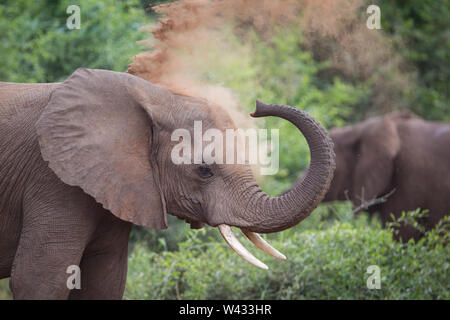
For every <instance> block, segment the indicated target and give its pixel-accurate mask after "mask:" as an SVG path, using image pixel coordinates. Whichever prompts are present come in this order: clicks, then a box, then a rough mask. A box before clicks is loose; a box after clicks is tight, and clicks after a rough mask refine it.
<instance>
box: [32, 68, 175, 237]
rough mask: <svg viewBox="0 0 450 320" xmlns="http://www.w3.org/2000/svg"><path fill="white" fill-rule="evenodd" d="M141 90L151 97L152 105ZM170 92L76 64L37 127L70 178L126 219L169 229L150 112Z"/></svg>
mask: <svg viewBox="0 0 450 320" xmlns="http://www.w3.org/2000/svg"><path fill="white" fill-rule="evenodd" d="M135 89H136V90H139V91H140V94H141V95H142V94H143V92H145V94H146V95H147V97H146V106H145V107H144V106H143V105H142V103H141V101H138V99H137V98H136V97H137V95H134V94H132V92H133V91H134V90H135ZM170 95H171V93H170V92H169V91H167V90H164V89H161V88H158V87H156V86H153V85H152V84H151V83H149V82H147V81H144V80H142V79H139V78H137V77H134V76H132V75H129V74H125V73H119V72H113V71H106V70H90V69H77V70H76V71H75V72H74V73H73V74H72V75H71V76H70V77H69V78H68V79H67V80H66V81H64V82H63V83H62V84H61V85H60V86H59V87H58V88H57V89H56V90H55V91H54V92H53V94H52V96H51V98H50V101H49V103H48V104H47V106H46V107H45V109H44V111H43V113H42V115H41V117H40V119H39V121H38V123H37V124H36V129H37V133H38V139H39V144H40V147H41V153H42V156H43V158H44V160H46V161H48V162H49V167H50V168H51V169H52V170H53V171H54V172H55V173H56V175H57V176H58V177H59V178H60V179H61V180H62V181H63V182H65V183H67V184H69V185H72V186H78V187H81V188H82V189H83V190H84V191H85V192H86V193H87V194H89V195H91V196H92V197H94V198H95V199H96V200H97V202H99V203H101V204H102V205H103V207H104V208H106V209H108V210H109V211H111V212H112V213H113V214H114V215H115V216H117V217H119V218H120V219H123V220H126V221H130V222H132V223H134V224H138V225H143V226H147V227H151V228H158V229H163V228H167V222H166V208H165V200H164V196H163V195H162V193H161V189H160V185H159V178H158V172H157V171H158V168H157V167H156V165H155V163H154V161H153V157H154V155H151V153H152V151H151V150H152V144H153V143H154V138H155V137H154V131H153V129H154V128H153V122H154V121H153V119H152V116H151V114H152V113H153V114H155V113H156V111H155V112H153V111H154V110H152V109H157V108H161V107H162V105H163V104H165V103H168V100H171V97H170ZM141 98H142V97H141ZM163 107H167V106H163ZM153 150H154V148H153Z"/></svg>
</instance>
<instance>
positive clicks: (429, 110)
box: [375, 0, 450, 121]
mask: <svg viewBox="0 0 450 320" xmlns="http://www.w3.org/2000/svg"><path fill="white" fill-rule="evenodd" d="M375 3H378V5H379V6H380V7H381V15H382V18H381V22H382V27H383V29H384V30H385V31H387V32H388V33H390V34H392V35H393V37H394V41H395V45H396V46H395V48H396V50H397V51H398V52H399V53H400V54H401V55H402V56H403V57H404V59H405V60H406V61H407V62H408V63H409V64H410V67H413V71H415V72H416V81H417V82H416V88H414V90H412V92H411V95H410V96H409V97H408V99H409V103H410V106H409V108H410V109H411V110H413V111H414V112H416V113H418V114H419V115H421V116H422V117H424V118H426V119H433V120H446V121H450V87H449V83H450V22H449V21H450V2H449V1H447V0H435V1H423V0H410V1H375Z"/></svg>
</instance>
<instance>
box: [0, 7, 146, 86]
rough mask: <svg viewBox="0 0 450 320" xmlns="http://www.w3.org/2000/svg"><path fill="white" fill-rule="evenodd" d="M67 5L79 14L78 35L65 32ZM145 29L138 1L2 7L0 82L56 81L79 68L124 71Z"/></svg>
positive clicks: (69, 31) (0, 19) (144, 18)
mask: <svg viewBox="0 0 450 320" xmlns="http://www.w3.org/2000/svg"><path fill="white" fill-rule="evenodd" d="M72 4H78V5H79V6H80V9H81V29H79V30H69V29H68V28H67V27H66V20H67V18H68V17H69V14H67V13H66V9H67V7H68V6H69V5H72ZM148 23H149V20H148V18H147V17H146V15H145V12H144V10H143V9H142V7H141V4H140V2H139V1H138V0H132V1H115V0H105V1H95V0H83V1H81V2H77V1H75V2H74V1H71V0H63V1H51V0H39V1H27V0H6V1H2V2H1V3H0V81H12V82H54V81H61V80H63V79H65V78H66V77H67V76H68V75H70V74H71V73H72V72H73V71H75V69H76V68H78V67H88V68H102V69H111V70H115V71H125V69H126V67H127V65H128V63H129V62H130V60H131V57H132V56H133V55H135V54H136V53H138V52H139V47H138V46H137V45H136V41H137V40H140V39H142V38H143V32H141V31H139V30H138V29H139V27H141V26H144V25H146V24H148Z"/></svg>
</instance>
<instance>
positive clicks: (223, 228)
mask: <svg viewBox="0 0 450 320" xmlns="http://www.w3.org/2000/svg"><path fill="white" fill-rule="evenodd" d="M218 228H219V231H220V234H221V235H222V237H223V238H224V239H225V241H226V242H227V243H228V245H229V246H230V247H231V249H233V250H234V251H235V252H236V253H237V254H238V255H240V256H241V257H242V258H243V259H244V260H245V261H247V262H249V263H251V264H253V265H254V266H256V267H258V268H261V269H265V270H267V269H269V268H268V267H267V266H266V265H265V264H264V263H262V262H261V261H259V260H258V259H256V258H255V256H253V255H252V254H251V253H250V252H248V250H247V249H245V248H244V246H243V245H242V244H241V243H240V242H239V240H238V238H236V236H235V235H234V233H233V230H231V227H230V226H229V225H226V224H219V226H218Z"/></svg>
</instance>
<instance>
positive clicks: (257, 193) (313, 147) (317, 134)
mask: <svg viewBox="0 0 450 320" xmlns="http://www.w3.org/2000/svg"><path fill="white" fill-rule="evenodd" d="M252 116H253V117H266V116H277V117H280V118H283V119H286V120H288V121H290V122H291V123H293V124H294V125H295V126H296V127H297V128H298V129H299V130H300V131H301V132H302V133H303V135H304V136H305V138H306V141H307V142H308V146H309V149H310V153H311V163H310V165H309V168H308V170H307V171H306V174H304V175H303V176H302V177H300V178H299V179H298V180H297V181H296V182H295V183H294V185H293V186H292V187H291V188H290V189H289V190H288V191H287V192H285V193H284V194H283V195H281V196H278V197H270V196H269V195H267V194H266V193H265V192H263V191H262V190H261V189H260V187H259V186H258V185H257V184H256V183H255V182H254V181H253V180H252V181H249V182H248V186H250V187H249V188H248V189H247V192H245V193H244V194H243V195H242V199H241V200H242V201H241V202H242V203H244V207H245V208H246V210H245V211H244V212H240V214H239V216H238V217H235V218H237V219H236V221H239V223H237V224H235V226H237V227H240V228H241V229H242V230H243V231H244V233H245V235H246V236H247V237H249V239H250V240H252V242H254V243H255V244H256V246H258V247H259V248H261V249H262V250H264V251H266V252H267V253H269V254H271V255H273V256H274V257H277V258H281V259H283V258H285V257H284V256H283V255H282V254H280V253H279V252H278V251H276V250H275V249H274V248H272V247H270V246H269V245H268V244H267V243H264V244H263V245H261V241H260V240H261V239H262V238H260V237H259V236H258V235H257V234H255V233H253V232H259V233H271V232H277V231H282V230H285V229H287V228H290V227H292V226H295V225H296V224H298V223H299V222H300V221H302V220H303V219H305V218H306V217H308V216H309V214H310V213H311V212H312V211H313V210H314V209H315V208H316V207H317V205H318V204H319V203H320V201H321V200H322V199H323V197H324V196H325V194H326V192H327V190H328V188H329V186H330V183H331V180H332V178H333V173H334V169H335V155H334V151H333V143H332V141H331V139H330V137H329V136H328V134H327V132H326V131H325V129H323V128H322V126H321V125H320V124H319V123H318V122H317V121H316V120H315V119H314V118H312V117H311V116H309V115H308V114H307V113H305V112H303V111H301V110H299V109H297V108H293V107H290V106H284V105H274V104H265V103H263V102H260V101H257V102H256V111H255V112H254V113H253V114H252ZM249 195H250V196H249ZM219 229H220V231H221V233H222V235H223V236H224V238H225V240H226V241H227V243H228V244H229V245H230V246H231V247H232V248H233V250H235V251H236V252H237V253H238V254H239V255H240V256H242V257H243V258H244V259H245V260H247V261H249V262H250V263H252V264H254V265H256V266H258V267H261V268H264V269H265V268H267V266H266V265H264V264H263V263H262V262H260V261H258V260H257V259H256V258H255V257H253V256H252V255H251V254H250V253H249V252H248V251H247V250H245V248H243V247H242V245H240V244H239V242H238V241H237V239H236V238H235V237H234V235H233V234H232V232H231V229H230V228H229V226H227V225H221V226H219ZM236 241H237V244H236ZM255 259H256V261H255Z"/></svg>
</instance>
